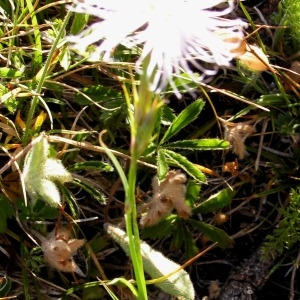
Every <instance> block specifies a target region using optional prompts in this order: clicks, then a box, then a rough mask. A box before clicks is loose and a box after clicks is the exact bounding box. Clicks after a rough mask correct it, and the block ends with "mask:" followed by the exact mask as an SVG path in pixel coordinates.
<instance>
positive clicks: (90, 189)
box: [73, 178, 106, 204]
mask: <svg viewBox="0 0 300 300" xmlns="http://www.w3.org/2000/svg"><path fill="white" fill-rule="evenodd" d="M73 184H76V185H78V186H80V187H81V188H82V189H84V190H85V191H86V192H88V193H89V194H90V195H91V196H92V197H93V198H94V199H95V200H97V201H98V202H99V203H100V204H105V203H106V199H105V197H104V195H103V194H102V193H101V192H100V191H99V190H98V189H96V188H94V187H93V186H91V185H90V184H88V183H86V182H84V181H82V180H80V179H78V178H74V180H73Z"/></svg>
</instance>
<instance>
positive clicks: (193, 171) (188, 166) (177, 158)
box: [161, 149, 206, 183]
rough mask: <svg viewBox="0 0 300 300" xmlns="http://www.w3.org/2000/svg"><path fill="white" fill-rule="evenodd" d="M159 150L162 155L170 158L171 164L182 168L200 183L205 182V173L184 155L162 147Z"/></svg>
mask: <svg viewBox="0 0 300 300" xmlns="http://www.w3.org/2000/svg"><path fill="white" fill-rule="evenodd" d="M161 151H163V153H164V155H165V156H166V157H167V158H168V159H169V160H170V162H171V163H172V164H175V165H176V166H178V167H179V168H181V169H183V170H184V171H185V172H186V173H187V174H189V175H190V176H191V177H193V178H194V179H196V180H197V181H200V182H202V183H205V182H206V177H205V175H204V174H203V173H202V172H201V171H200V170H199V169H198V168H197V167H196V166H195V165H194V164H193V163H191V162H190V161H189V160H188V159H186V158H185V157H184V156H182V155H181V154H178V153H175V152H173V151H171V150H167V149H162V150H161Z"/></svg>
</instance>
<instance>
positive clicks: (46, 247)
mask: <svg viewBox="0 0 300 300" xmlns="http://www.w3.org/2000/svg"><path fill="white" fill-rule="evenodd" d="M70 236H71V234H70V231H69V230H68V229H67V228H64V227H62V228H59V229H58V230H56V229H54V230H53V231H52V232H51V233H50V234H49V235H48V236H47V237H46V238H45V240H44V241H43V242H42V245H41V248H42V250H43V252H44V258H45V261H46V262H47V263H48V265H49V266H50V267H52V268H55V269H57V270H59V271H62V272H70V273H77V274H78V275H80V276H82V277H84V276H85V275H84V274H83V272H82V271H81V270H80V268H79V266H78V265H77V264H76V263H75V261H74V259H73V256H74V255H75V253H76V251H77V250H78V248H80V247H82V246H83V245H84V243H85V241H84V240H77V239H70Z"/></svg>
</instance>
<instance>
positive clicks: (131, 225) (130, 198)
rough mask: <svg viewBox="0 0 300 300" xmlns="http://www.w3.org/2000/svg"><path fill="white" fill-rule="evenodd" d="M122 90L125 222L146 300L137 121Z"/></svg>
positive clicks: (142, 292)
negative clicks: (126, 146) (127, 138)
mask: <svg viewBox="0 0 300 300" xmlns="http://www.w3.org/2000/svg"><path fill="white" fill-rule="evenodd" d="M123 91H124V96H125V100H126V103H127V109H128V116H129V119H130V129H131V160H130V166H129V174H128V185H127V188H126V198H125V223H126V232H127V235H128V239H129V250H130V256H131V260H132V264H133V268H134V274H135V277H136V282H137V287H138V295H139V296H138V299H140V300H147V299H148V298H147V289H146V281H145V275H144V268H143V260H142V255H141V248H140V238H139V228H138V224H137V212H136V203H135V185H136V176H137V165H138V152H137V143H136V136H137V123H136V118H135V116H134V114H133V112H132V110H131V101H130V96H129V94H128V90H127V89H126V86H125V85H123ZM133 94H134V97H138V96H137V94H136V90H135V89H134V88H133Z"/></svg>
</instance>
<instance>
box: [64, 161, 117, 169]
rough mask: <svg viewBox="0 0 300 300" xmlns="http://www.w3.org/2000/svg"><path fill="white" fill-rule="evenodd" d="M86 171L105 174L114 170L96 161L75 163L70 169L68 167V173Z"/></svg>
mask: <svg viewBox="0 0 300 300" xmlns="http://www.w3.org/2000/svg"><path fill="white" fill-rule="evenodd" d="M87 169H93V170H98V171H105V172H112V171H113V170H114V168H113V167H112V166H111V165H109V164H107V163H104V162H101V161H98V160H89V161H84V162H79V163H76V164H74V165H72V166H70V167H68V170H69V171H70V172H73V171H79V170H87Z"/></svg>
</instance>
